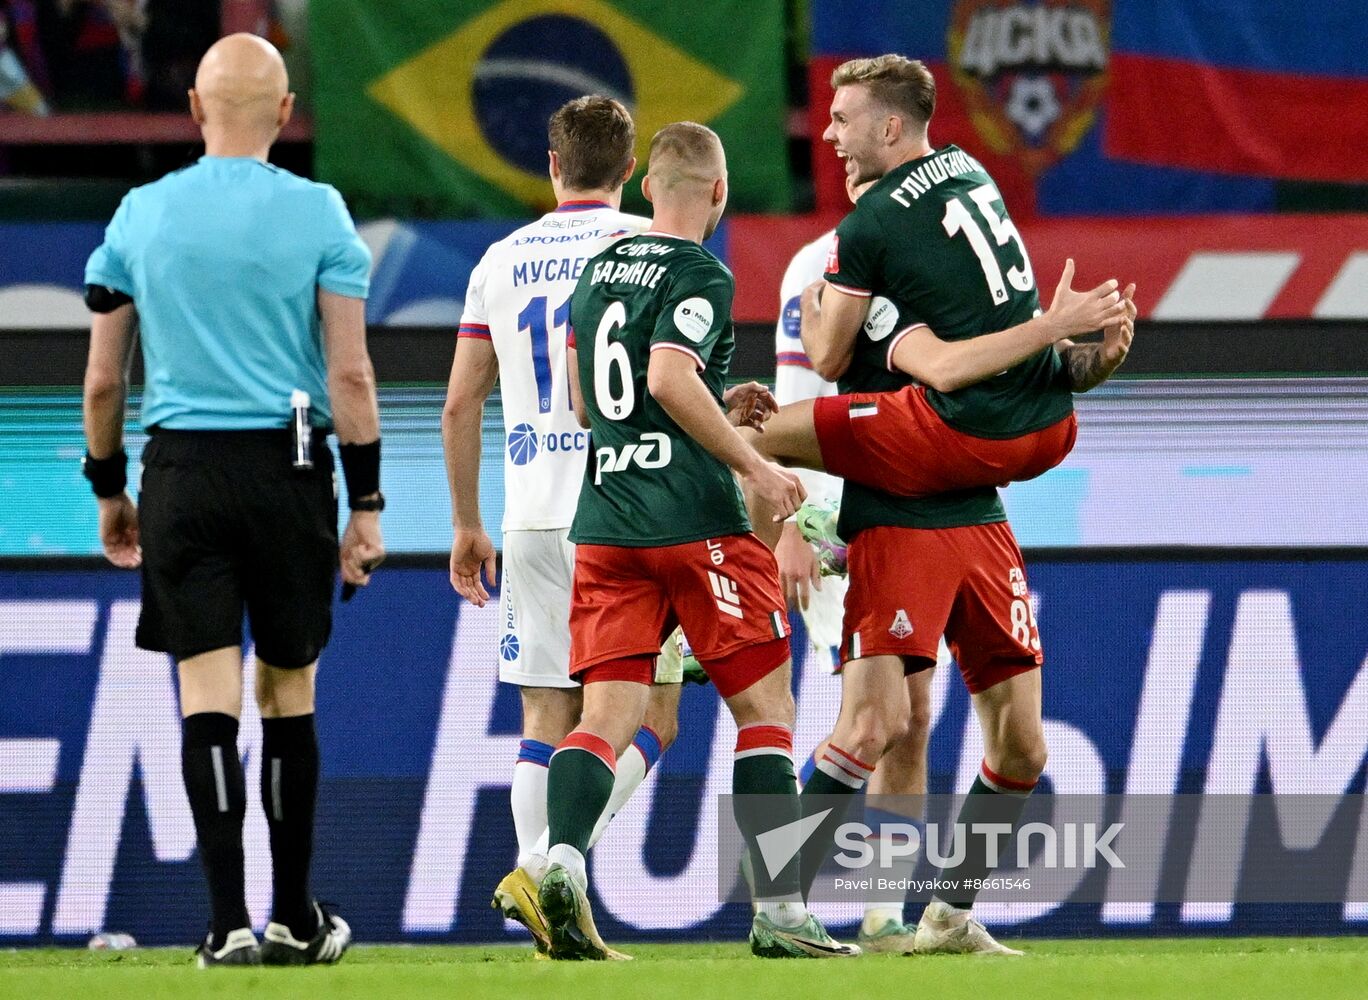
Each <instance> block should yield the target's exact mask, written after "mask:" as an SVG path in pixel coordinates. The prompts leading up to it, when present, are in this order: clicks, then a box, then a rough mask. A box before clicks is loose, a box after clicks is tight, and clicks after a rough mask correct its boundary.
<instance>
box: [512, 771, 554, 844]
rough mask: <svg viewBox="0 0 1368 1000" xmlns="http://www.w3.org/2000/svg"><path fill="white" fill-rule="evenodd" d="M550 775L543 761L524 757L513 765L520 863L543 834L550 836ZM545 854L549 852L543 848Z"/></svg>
mask: <svg viewBox="0 0 1368 1000" xmlns="http://www.w3.org/2000/svg"><path fill="white" fill-rule="evenodd" d="M546 775H547V769H546V768H545V767H543V766H542V765H541V764H535V763H532V762H531V761H525V760H520V761H518V763H516V764H514V765H513V790H512V792H511V794H510V796H509V798H510V799H511V804H512V806H513V830H514V832H515V833H516V834H517V837H518V864H519V865H520V866H521V867H523V868H526V867H527V865H526V864H524V861H526V860H527V858H528V857H529V855H531V854H532V853H533V849H534V847H535V846H536V844H537V840H538V838H540V837H543V836H545V835H546ZM541 853H542V854H545V853H546V851H545V849H544V848H543V850H542V852H541Z"/></svg>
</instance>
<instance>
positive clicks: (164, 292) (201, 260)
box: [85, 156, 371, 430]
mask: <svg viewBox="0 0 1368 1000" xmlns="http://www.w3.org/2000/svg"><path fill="white" fill-rule="evenodd" d="M370 263H371V257H370V251H369V250H367V249H366V245H365V244H364V243H362V242H361V239H360V237H359V236H357V234H356V227H355V226H354V225H353V224H352V220H351V216H349V215H348V214H347V207H346V205H344V204H343V202H342V197H341V195H339V194H338V193H337V191H336V190H334V189H333V188H331V187H329V186H328V185H326V184H315V183H314V182H313V181H308V180H304V179H303V178H302V177H296V176H295V175H294V174H292V173H290V172H289V171H287V170H281V169H280V168H278V167H273V166H270V165H268V164H265V163H262V162H260V161H259V160H255V159H251V158H249V157H214V156H206V157H203V158H201V159H200V160H199V161H198V162H197V163H195V164H193V165H192V166H189V167H186V168H185V169H184V170H178V171H176V172H175V173H172V174H168V175H167V176H165V177H163V178H162V179H161V180H159V181H156V182H154V183H152V184H148V185H145V186H144V187H139V188H134V189H133V190H132V191H130V192H128V194H127V195H126V196H125V197H124V200H123V202H122V204H120V205H119V209H118V211H117V212H115V213H114V218H113V220H112V221H111V222H110V223H109V227H108V228H107V229H106V230H105V239H104V243H102V244H101V245H100V246H99V247H98V248H97V249H96V251H95V252H94V253H93V254H91V256H90V260H89V262H88V263H87V264H86V272H85V281H86V284H88V285H104V286H106V287H109V288H114V289H117V290H118V291H121V292H123V293H125V294H126V295H131V296H132V297H133V302H134V305H135V306H136V308H137V311H138V319H139V322H140V325H141V338H142V350H143V362H144V368H145V370H146V387H145V391H144V397H143V407H142V424H143V426H144V427H154V426H158V427H166V428H169V429H172V430H256V429H261V428H269V427H284V426H286V425H287V424H288V423H289V419H290V393H291V392H292V391H293V390H295V389H303V390H304V391H305V392H307V393H308V394H309V395H310V397H311V398H312V400H313V406H314V413H313V420H314V422H315V423H327V424H331V423H332V409H331V407H330V405H329V403H328V389H327V369H326V366H325V364H324V359H323V344H322V336H321V331H320V327H319V320H318V303H317V292H318V289H320V288H322V289H325V290H327V291H329V292H336V293H337V294H338V295H346V296H349V297H352V298H358V299H364V298H365V297H366V294H367V292H368V291H369V286H370Z"/></svg>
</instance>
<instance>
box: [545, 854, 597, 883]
mask: <svg viewBox="0 0 1368 1000" xmlns="http://www.w3.org/2000/svg"><path fill="white" fill-rule="evenodd" d="M546 857H547V860H548V861H550V862H551V864H553V865H560V866H561V867H562V868H564V869H565V870H566V871H568V872H569V873H570V877H571V878H572V879H574V880H575V882H576V884H578V885H579V887H580V888H581V889H586V888H588V886H589V873H588V872H587V871H586V870H585V868H584V855H583V854H581V853H580V852H579V851H577V850H576V849H575V848H573V847H571V846H570V845H569V844H557V845H556V846H554V847H552V848H551V850H550V851H548V852H547V855H546Z"/></svg>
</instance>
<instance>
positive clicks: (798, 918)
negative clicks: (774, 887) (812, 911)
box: [759, 899, 808, 928]
mask: <svg viewBox="0 0 1368 1000" xmlns="http://www.w3.org/2000/svg"><path fill="white" fill-rule="evenodd" d="M759 907H760V909H759V912H760V913H763V914H764V915H765V916H766V917H768V918H769V919H770V920H771V921H772V922H773V923H774V924H775V925H776V926H779V927H785V928H793V927H797V926H798V925H799V924H801V923H802V922H803V921H804V920H806V919H807V915H808V911H807V907H806V906H804V905H803V901H802V900H801V899H781V900H772V901H769V902H762V903H760V904H759Z"/></svg>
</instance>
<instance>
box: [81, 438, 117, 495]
mask: <svg viewBox="0 0 1368 1000" xmlns="http://www.w3.org/2000/svg"><path fill="white" fill-rule="evenodd" d="M81 475H83V476H85V477H86V478H87V479H89V480H90V488H91V489H92V490H93V491H94V492H95V495H96V496H97V497H99V498H100V499H101V500H107V499H109V498H110V497H116V496H118V495H119V494H120V493H122V492H123V491H124V487H125V486H127V485H128V452H126V451H124V450H123V449H122V448H120V449H119V450H118V451H117V452H115V453H114V454H113V455H110V456H109V457H108V458H94V457H92V456H91V454H90V452H86V453H85V457H84V458H82V459H81Z"/></svg>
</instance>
